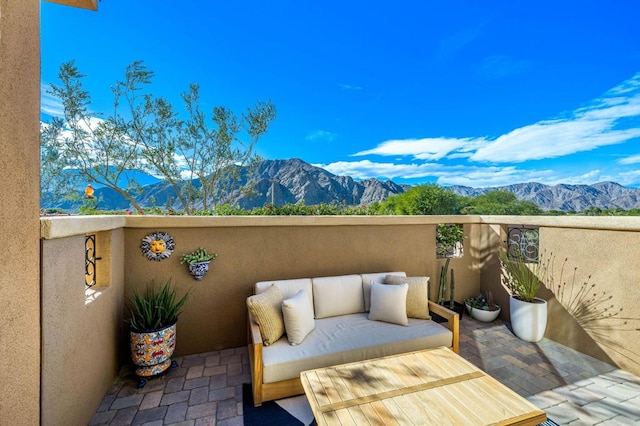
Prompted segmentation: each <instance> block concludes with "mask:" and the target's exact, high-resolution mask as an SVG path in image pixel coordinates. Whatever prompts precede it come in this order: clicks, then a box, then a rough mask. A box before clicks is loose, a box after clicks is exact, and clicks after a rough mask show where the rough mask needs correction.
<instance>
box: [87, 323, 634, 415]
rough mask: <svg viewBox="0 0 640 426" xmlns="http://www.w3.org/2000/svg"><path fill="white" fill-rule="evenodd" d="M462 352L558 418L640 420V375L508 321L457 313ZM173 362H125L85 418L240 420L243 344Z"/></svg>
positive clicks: (246, 377) (246, 376) (245, 374)
mask: <svg viewBox="0 0 640 426" xmlns="http://www.w3.org/2000/svg"><path fill="white" fill-rule="evenodd" d="M460 332H461V333H460V334H461V335H460V355H462V356H463V357H465V358H466V359H468V360H469V361H471V362H472V363H474V364H475V365H477V366H478V367H479V368H481V369H483V370H484V371H486V372H487V373H489V374H490V375H492V376H493V377H495V378H496V379H498V380H499V381H501V382H502V383H503V384H505V385H506V386H508V387H510V388H511V389H513V390H514V391H516V392H518V393H519V394H520V395H522V396H524V397H525V398H527V399H528V400H530V401H531V402H532V403H534V404H535V405H536V406H538V407H540V408H541V409H543V410H544V411H545V412H546V413H547V414H548V416H549V417H550V418H551V419H553V420H554V421H556V422H557V423H559V424H570V425H595V424H599V425H631V424H633V425H636V426H637V425H640V378H639V377H637V376H635V375H633V374H631V373H628V372H626V371H623V370H620V369H617V368H616V367H614V366H611V365H609V364H607V363H605V362H602V361H599V360H596V359H594V358H592V357H589V356H587V355H584V354H581V353H579V352H577V351H574V350H573V349H570V348H567V347H566V346H563V345H561V344H559V343H556V342H553V341H551V340H548V339H543V340H542V341H541V342H539V343H528V342H524V341H522V340H520V339H518V338H517V337H515V336H514V335H513V334H512V333H511V331H510V329H509V328H508V324H505V323H502V322H500V321H495V322H493V323H490V324H486V323H481V322H478V321H475V320H472V319H470V318H468V317H466V316H465V317H463V318H462V320H461V323H460ZM176 361H177V362H178V365H179V367H177V368H173V369H172V370H171V371H170V372H169V373H168V374H166V375H165V376H163V377H159V378H156V379H153V380H150V381H149V383H148V384H147V385H146V386H145V387H144V388H143V389H137V387H136V385H137V381H136V379H135V376H134V375H133V373H132V371H133V368H132V367H130V366H127V367H124V368H123V369H122V371H121V374H120V376H119V377H118V378H117V379H116V381H115V383H114V384H113V386H112V388H111V390H110V391H109V392H108V393H107V395H106V396H105V397H104V400H103V401H102V404H101V405H100V407H99V408H98V409H97V411H96V413H95V415H94V416H93V418H92V419H91V423H90V424H91V425H104V424H108V425H129V424H136V425H153V426H155V425H158V426H159V425H169V424H175V425H193V426H197V425H219V426H227V425H229V426H231V425H242V424H243V418H242V383H250V381H251V375H250V372H249V361H248V355H247V348H246V347H240V348H235V349H225V350H221V351H215V352H208V353H203V354H197V355H189V356H185V357H178V358H176Z"/></svg>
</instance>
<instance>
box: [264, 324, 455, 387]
mask: <svg viewBox="0 0 640 426" xmlns="http://www.w3.org/2000/svg"><path fill="white" fill-rule="evenodd" d="M452 342H453V334H452V333H451V331H450V330H449V329H447V328H445V327H443V326H442V325H440V324H437V323H435V322H433V321H430V320H421V319H414V318H409V326H408V327H401V326H398V325H396V324H389V323H386V322H380V321H369V320H368V319H367V314H366V313H359V314H351V315H342V316H338V317H331V318H324V319H316V328H315V329H314V330H313V332H312V333H310V334H309V335H308V336H307V338H306V339H305V340H304V342H302V343H301V344H300V345H297V346H291V345H290V344H289V341H288V340H287V338H286V337H282V338H281V339H280V340H278V341H277V342H275V343H274V344H272V345H270V346H265V347H264V348H263V349H262V359H263V363H264V367H263V382H264V383H273V382H278V381H281V380H288V379H293V378H296V377H300V373H301V372H302V371H305V370H312V369H314V368H321V367H328V366H331V365H338V364H344V363H346V362H353V361H362V360H365V359H371V358H377V357H381V356H387V355H395V354H399V353H405V352H411V351H417V350H421V349H430V348H437V347H440V346H447V347H450V346H451V345H452V344H453V343H452Z"/></svg>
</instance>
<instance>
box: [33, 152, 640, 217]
mask: <svg viewBox="0 0 640 426" xmlns="http://www.w3.org/2000/svg"><path fill="white" fill-rule="evenodd" d="M132 172H133V173H135V176H136V179H137V180H138V182H140V183H141V184H142V183H143V182H152V183H149V184H147V185H144V186H143V188H144V192H143V194H142V196H141V197H140V198H139V203H140V205H141V206H144V207H150V206H153V205H156V206H163V207H165V206H168V205H170V206H171V207H172V208H174V209H177V210H179V209H181V207H180V205H179V204H176V203H175V202H173V203H172V202H171V201H170V200H171V197H170V194H171V193H172V190H171V189H170V187H169V186H168V185H167V184H166V183H165V182H164V181H158V180H157V179H156V178H153V177H151V176H148V175H147V176H146V177H145V176H144V175H141V172H140V171H132ZM241 176H242V181H243V182H248V181H253V182H255V187H254V191H252V194H251V195H250V196H249V195H247V194H244V193H242V192H240V191H234V192H231V193H226V194H225V197H224V199H223V200H221V201H220V202H226V203H230V204H233V205H238V206H239V207H242V208H245V209H251V208H254V207H262V206H264V205H265V204H267V203H270V202H274V203H275V204H276V205H283V204H285V203H297V202H300V201H302V202H304V203H305V204H306V205H313V204H319V203H331V202H337V203H346V204H348V205H367V204H371V203H373V202H376V201H383V200H385V199H386V198H387V197H389V196H390V195H395V194H400V193H402V192H404V191H406V190H407V189H408V188H410V187H411V186H410V185H402V184H397V183H395V182H393V181H391V180H385V181H381V180H378V179H365V180H354V179H353V178H351V177H349V176H337V175H334V174H332V173H330V172H328V171H327V170H324V169H322V168H320V167H316V166H313V165H311V164H309V163H306V162H304V161H302V160H300V159H289V160H265V161H263V162H262V163H260V164H259V166H258V167H256V168H255V169H252V170H246V169H245V170H243V171H242V173H241ZM196 186H197V183H196ZM450 189H451V190H452V191H454V192H455V193H456V194H459V195H465V196H478V195H481V194H484V193H487V192H489V191H492V190H505V191H509V192H512V193H514V194H515V195H516V197H517V198H518V199H519V200H527V201H532V202H534V203H536V204H537V205H538V206H540V208H541V209H543V210H563V211H569V210H574V211H582V210H584V209H586V208H588V207H599V208H602V209H610V208H615V207H618V208H622V209H625V210H628V209H631V208H640V189H634V188H627V187H624V186H622V185H619V184H617V183H614V182H600V183H596V184H593V185H566V184H559V185H553V186H550V185H544V184H541V183H535V182H528V183H518V184H513V185H508V186H500V187H491V188H471V187H466V186H451V187H450ZM95 196H96V197H97V199H98V200H99V208H100V209H101V210H122V209H126V208H128V207H129V203H128V202H127V201H126V200H125V199H124V198H122V196H120V195H119V194H118V193H116V192H115V191H113V190H111V189H109V188H105V187H96V189H95ZM80 204H81V201H75V202H71V201H61V202H53V201H51V200H50V198H48V197H46V196H44V197H43V199H42V206H43V207H58V208H62V209H65V210H68V211H76V210H77V209H78V208H79V206H80ZM198 207H199V206H198Z"/></svg>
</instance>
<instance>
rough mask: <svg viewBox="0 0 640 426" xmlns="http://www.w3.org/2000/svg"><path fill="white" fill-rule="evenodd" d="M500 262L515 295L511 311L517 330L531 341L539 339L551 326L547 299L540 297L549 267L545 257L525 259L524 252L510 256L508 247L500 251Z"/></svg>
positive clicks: (512, 297)
mask: <svg viewBox="0 0 640 426" xmlns="http://www.w3.org/2000/svg"><path fill="white" fill-rule="evenodd" d="M500 263H501V265H502V269H503V271H504V272H505V273H504V274H503V280H504V283H505V285H506V286H507V288H508V289H509V292H510V293H511V296H510V298H509V314H510V317H511V327H512V328H513V333H514V334H515V335H516V336H518V337H519V338H520V339H522V340H525V341H527V342H539V341H540V340H542V337H543V336H544V332H545V330H546V328H547V301H546V300H544V299H541V298H539V297H536V296H537V294H538V288H539V287H540V282H541V281H544V279H545V276H546V272H547V268H546V265H545V264H543V262H542V259H539V260H538V262H525V260H524V258H523V257H522V255H521V254H520V253H518V254H516V255H515V256H513V257H512V258H509V256H508V255H507V251H506V250H502V251H501V252H500Z"/></svg>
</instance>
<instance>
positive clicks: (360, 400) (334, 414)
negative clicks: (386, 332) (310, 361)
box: [300, 347, 547, 426]
mask: <svg viewBox="0 0 640 426" xmlns="http://www.w3.org/2000/svg"><path fill="white" fill-rule="evenodd" d="M300 376H301V380H302V386H303V388H304V391H305V394H306V396H307V399H308V400H309V404H310V405H311V409H312V411H313V414H314V416H315V418H316V422H317V423H318V425H319V426H323V425H358V426H359V425H368V424H371V425H385V426H388V425H431V424H433V425H465V426H466V425H488V424H494V425H537V424H539V423H542V422H544V421H546V419H547V417H546V414H545V413H544V412H543V411H541V410H540V409H538V408H537V407H536V406H535V405H533V404H531V403H530V402H529V401H527V400H526V399H524V398H523V397H521V396H520V395H518V394H517V393H515V392H514V391H512V390H511V389H509V388H508V387H506V386H504V385H503V384H502V383H500V382H498V381H497V380H495V379H494V378H492V377H491V376H488V375H487V374H486V373H484V372H483V371H482V370H480V369H478V368H476V367H475V366H474V365H473V364H471V363H470V362H468V361H467V360H465V359H464V358H462V357H460V356H458V355H457V354H456V353H455V352H453V351H452V350H450V349H449V348H445V347H442V348H438V349H430V350H424V351H417V352H410V353H406V354H400V355H393V356H388V357H384V358H377V359H373V360H367V361H361V362H354V363H349V364H343V365H336V366H333V367H328V368H319V369H316V370H310V371H304V372H302V373H301V375H300Z"/></svg>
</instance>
